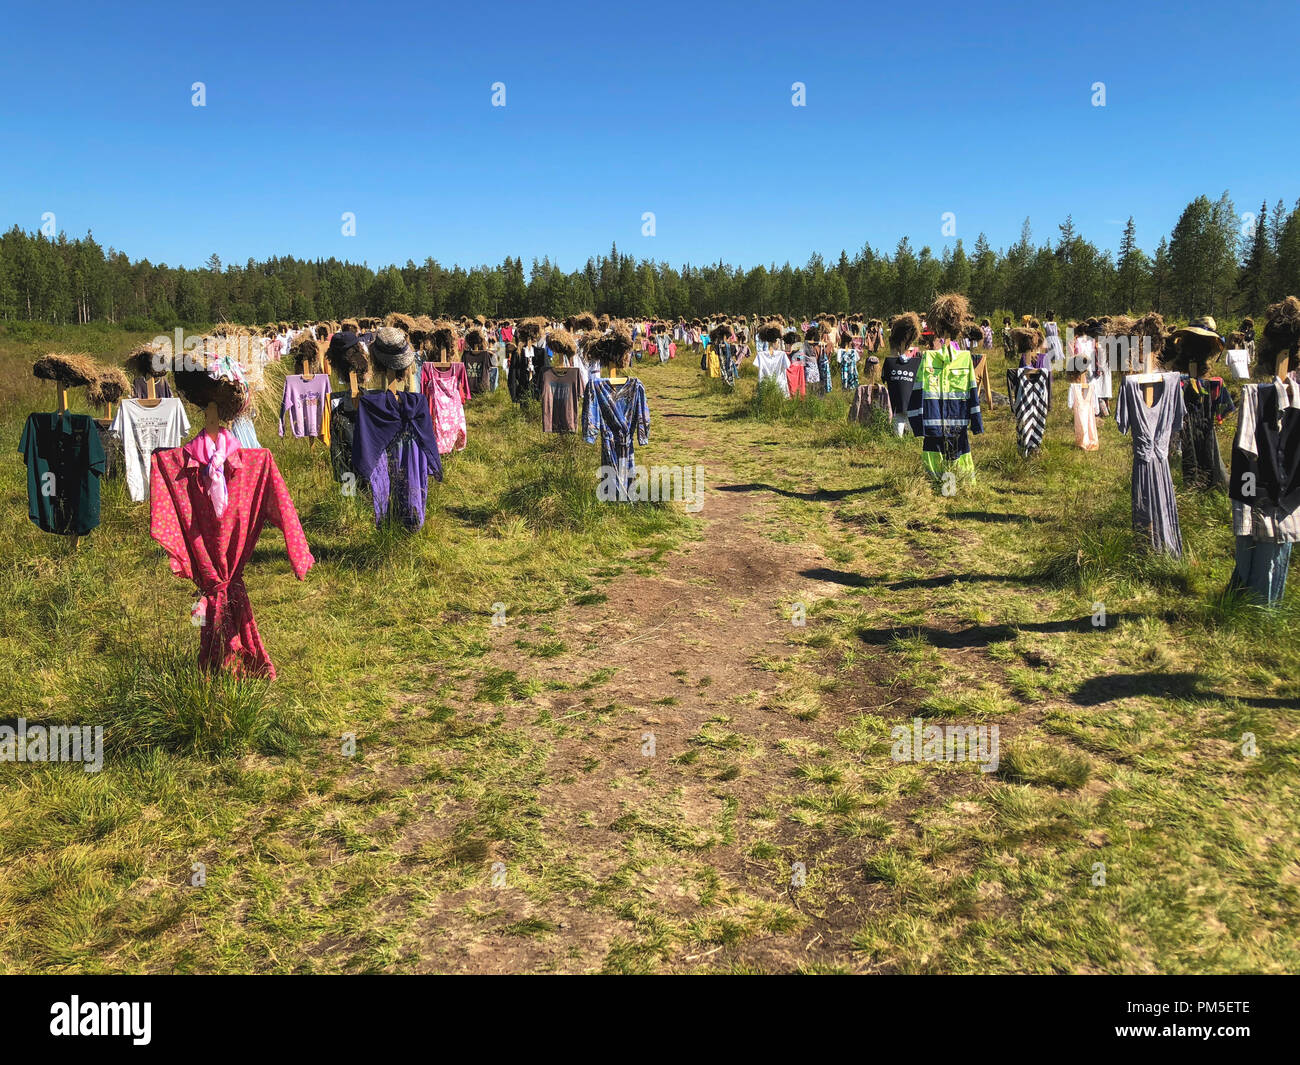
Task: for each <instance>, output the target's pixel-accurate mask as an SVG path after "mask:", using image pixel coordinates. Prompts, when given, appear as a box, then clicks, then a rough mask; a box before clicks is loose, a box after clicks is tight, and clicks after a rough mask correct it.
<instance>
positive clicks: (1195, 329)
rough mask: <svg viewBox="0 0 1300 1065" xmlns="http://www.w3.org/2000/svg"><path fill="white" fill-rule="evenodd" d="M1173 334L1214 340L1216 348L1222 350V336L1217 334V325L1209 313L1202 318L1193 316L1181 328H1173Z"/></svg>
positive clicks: (1178, 336) (1181, 336)
mask: <svg viewBox="0 0 1300 1065" xmlns="http://www.w3.org/2000/svg"><path fill="white" fill-rule="evenodd" d="M1173 335H1174V336H1175V337H1177V338H1179V339H1182V338H1183V337H1185V336H1198V337H1205V338H1207V339H1210V340H1213V341H1214V346H1215V348H1216V350H1218V351H1222V350H1223V337H1221V336H1219V327H1218V325H1217V324H1215V321H1214V319H1213V318H1211V317H1210V316H1209V315H1205V316H1204V317H1202V318H1193V319H1192V320H1191V322H1189V323H1188V324H1187V325H1185V326H1183V328H1182V329H1175V330H1174V334H1173Z"/></svg>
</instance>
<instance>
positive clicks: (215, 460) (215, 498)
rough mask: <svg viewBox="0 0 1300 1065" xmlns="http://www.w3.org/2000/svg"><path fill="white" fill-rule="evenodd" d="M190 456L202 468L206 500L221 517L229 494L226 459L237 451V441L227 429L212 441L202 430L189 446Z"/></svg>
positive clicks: (222, 430)
mask: <svg viewBox="0 0 1300 1065" xmlns="http://www.w3.org/2000/svg"><path fill="white" fill-rule="evenodd" d="M189 448H190V454H191V455H192V456H193V457H194V458H195V459H196V460H197V461H198V463H199V465H200V466H202V467H203V479H204V480H205V481H207V483H208V498H209V499H211V500H212V510H213V512H214V513H215V514H216V515H217V517H218V518H219V517H221V515H223V514H224V513H225V512H226V504H227V503H228V502H229V501H230V493H229V492H228V491H227V490H226V459H228V458H229V457H230V456H231V455H233V454H234V453H235V452H236V451H238V450H239V441H238V440H236V439H235V434H234V433H232V432H231V431H230V430H229V429H221V430H220V431H218V433H217V439H216V440H215V441H214V440H213V439H212V437H211V436H209V435H208V433H207V431H206V430H204V431H202V432H200V433H199V435H198V436H196V437H195V438H194V439H193V440H192V441H191V442H190V445H189Z"/></svg>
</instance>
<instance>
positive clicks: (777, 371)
mask: <svg viewBox="0 0 1300 1065" xmlns="http://www.w3.org/2000/svg"><path fill="white" fill-rule="evenodd" d="M754 364H755V365H756V366H757V367H758V380H759V383H760V384H762V382H763V381H765V380H766V379H767V378H769V377H770V378H772V379H773V380H774V381H776V387H777V388H779V389H780V390H781V394H782V395H783V396H788V395H790V381H789V379H788V378H787V377H786V376H785V372H786V370H788V369H789V368H790V358H789V356H788V355H786V353H785V352H784V351H780V350H778V351H773V352H766V351H762V352H759V353H758V354H757V355H755V356H754Z"/></svg>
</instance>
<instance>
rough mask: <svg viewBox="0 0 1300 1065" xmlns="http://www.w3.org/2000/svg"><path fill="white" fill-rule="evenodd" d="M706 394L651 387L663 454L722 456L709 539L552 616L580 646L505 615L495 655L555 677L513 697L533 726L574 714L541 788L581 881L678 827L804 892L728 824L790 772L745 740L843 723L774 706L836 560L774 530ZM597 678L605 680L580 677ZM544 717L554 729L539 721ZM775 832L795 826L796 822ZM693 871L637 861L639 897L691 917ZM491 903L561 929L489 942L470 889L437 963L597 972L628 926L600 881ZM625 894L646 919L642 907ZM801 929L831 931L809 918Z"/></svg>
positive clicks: (767, 955) (498, 661) (710, 857)
mask: <svg viewBox="0 0 1300 1065" xmlns="http://www.w3.org/2000/svg"><path fill="white" fill-rule="evenodd" d="M676 381H680V378H678V379H676ZM693 389H694V384H693V382H688V383H674V382H664V383H658V384H652V385H651V386H650V389H649V400H650V408H651V417H652V425H653V429H652V433H653V434H654V435H652V440H653V441H655V442H656V444H657V445H659V444H662V445H663V446H656V448H655V452H656V455H657V456H659V460H662V461H665V462H672V463H683V464H684V463H687V462H692V463H693V462H696V461H699V462H701V463H702V464H704V465H705V466H706V485H707V487H706V494H705V496H704V500H703V506H702V508H701V510H700V512H699V514H698V515H696V516H695V518H694V520H696V521H698V522H699V532H700V536H699V539H697V540H694V541H691V542H689V543H688V544H686V546H685V547H683V548H682V549H680V550H678V551H676V552H674V553H672V554H671V555H669V556H668V557H667V558H666V559H664V560H663V561H662V563H661V565H660V566H659V567H658V569H659V572H657V573H656V574H655V575H653V576H640V575H634V574H625V575H623V576H620V577H617V578H615V579H613V580H612V581H611V582H610V583H609V584H607V585H604V586H601V591H602V592H603V594H604V595H605V597H606V598H605V600H604V601H603V602H600V603H598V604H593V605H585V606H570V607H568V608H567V609H564V610H562V611H561V612H560V613H559V614H558V615H556V616H553V617H551V618H549V619H548V621H549V623H550V625H551V626H552V627H553V628H554V629H555V631H556V633H557V634H558V635H559V636H560V637H561V638H562V639H563V640H564V642H565V644H566V646H567V647H568V648H569V649H568V650H567V651H566V652H565V653H563V654H561V655H559V656H557V657H554V658H549V659H541V660H537V659H527V658H521V655H520V652H519V650H518V649H517V647H516V646H515V640H516V639H518V638H519V637H520V635H521V633H520V632H519V631H518V630H517V629H513V630H512V628H511V627H510V626H503V627H501V628H499V629H497V630H494V633H493V642H494V648H493V652H492V654H491V656H490V658H489V659H488V661H487V663H486V664H488V665H490V666H494V667H497V668H500V669H509V670H515V671H517V672H518V673H519V674H520V676H521V677H526V678H528V679H529V680H532V681H534V682H536V684H537V685H539V686H540V689H541V690H540V691H539V693H538V694H536V695H535V696H533V697H532V698H531V699H530V700H528V702H527V703H526V704H519V705H514V706H511V707H507V708H506V709H505V714H506V717H507V723H508V724H509V725H510V726H512V727H518V728H520V729H523V730H525V731H526V732H528V733H530V734H534V735H536V734H540V733H542V732H543V731H544V730H545V729H547V728H552V729H553V723H555V722H560V723H562V724H563V725H564V726H566V729H565V733H564V734H563V735H561V736H560V737H559V738H558V739H557V740H556V741H555V742H554V744H553V753H552V755H551V758H550V760H549V762H548V764H547V766H546V769H545V774H544V779H545V782H544V783H543V784H542V786H541V789H540V793H539V794H538V796H537V801H538V805H539V806H540V807H541V808H543V809H544V810H545V830H546V832H547V834H548V835H551V836H556V837H559V838H562V839H565V840H567V841H568V843H569V849H570V856H571V858H572V860H573V861H574V863H575V865H576V867H577V869H578V871H579V872H580V874H581V876H583V877H589V878H590V879H591V881H592V882H594V883H596V884H598V885H607V883H608V880H609V878H611V877H614V878H615V879H616V880H617V879H618V877H619V876H620V875H621V874H620V870H624V871H625V869H626V866H627V864H628V859H629V853H630V852H634V851H635V850H636V847H635V844H634V843H630V842H629V829H631V830H632V834H635V832H636V831H638V830H639V831H641V832H644V833H647V834H648V835H649V836H651V837H652V838H659V839H667V840H669V841H670V842H671V844H672V847H673V848H674V849H675V850H676V851H678V852H680V853H682V854H683V855H685V856H686V858H685V859H684V861H685V864H686V865H688V866H691V867H693V866H694V865H695V864H697V863H702V864H703V865H706V866H709V867H711V868H712V870H713V871H716V875H717V876H718V877H719V881H720V884H721V885H722V890H724V891H734V892H737V893H738V894H746V895H748V894H756V895H757V897H759V898H762V897H767V898H770V899H772V900H777V899H785V900H786V901H788V897H789V890H788V885H787V883H786V882H784V881H783V880H782V879H778V878H773V877H772V876H771V875H770V874H771V871H770V870H765V869H762V868H758V867H757V866H756V864H755V863H752V862H751V861H750V859H749V858H748V857H747V856H746V854H745V853H744V852H743V850H742V847H741V845H740V843H739V842H738V840H737V834H736V833H735V832H734V831H727V830H720V829H719V825H720V824H723V823H724V822H726V823H728V824H734V823H735V822H736V821H737V820H744V819H747V818H753V817H754V816H755V814H756V811H757V810H758V808H759V807H760V806H761V805H762V803H763V800H764V797H765V796H766V795H767V794H768V793H769V791H770V790H771V788H772V787H773V786H774V785H775V784H777V783H778V782H777V781H774V780H771V779H767V778H766V774H763V773H757V772H755V773H751V772H749V771H747V769H746V768H745V765H744V763H745V762H746V761H747V759H746V757H745V754H746V753H754V752H758V751H765V750H769V749H770V748H771V747H772V745H774V744H777V743H779V742H782V741H787V740H789V739H791V738H792V737H791V732H790V726H791V724H792V723H794V724H795V725H796V726H798V729H799V731H800V732H801V733H803V736H802V737H800V736H797V735H796V736H794V737H793V738H795V739H796V740H799V739H806V740H811V739H812V738H813V737H814V736H815V735H817V734H819V733H823V732H824V731H825V729H826V728H828V727H829V725H828V724H826V723H820V722H815V721H813V720H812V719H811V718H810V719H809V720H808V721H807V722H801V721H798V720H797V719H796V718H792V717H791V716H790V714H789V713H788V712H778V710H777V707H776V706H775V705H774V704H775V703H776V702H777V701H778V700H779V699H780V698H781V696H782V692H783V689H784V688H785V687H786V684H785V680H784V678H783V677H782V676H781V665H780V663H781V661H782V660H783V659H784V658H786V657H787V656H789V655H790V654H791V653H792V651H793V650H794V649H795V648H796V646H797V644H796V642H795V636H796V635H797V634H800V633H802V632H803V631H804V630H803V629H799V628H796V627H795V626H793V625H792V623H791V620H790V611H791V605H792V603H793V602H794V601H795V600H796V599H798V600H800V601H803V602H805V603H808V602H811V601H813V600H815V599H817V598H822V597H826V596H831V595H835V594H837V593H838V592H840V591H841V590H842V589H840V588H839V587H838V586H837V585H835V584H832V583H825V582H821V581H817V580H809V579H808V578H807V577H803V576H800V571H805V572H806V571H808V570H810V569H816V570H820V569H823V568H824V569H826V570H827V571H830V570H832V569H833V567H832V566H831V565H830V563H829V561H828V560H827V559H826V557H825V556H824V555H823V553H822V552H821V550H820V549H819V548H817V547H816V546H814V545H812V544H810V543H807V542H800V543H797V544H795V543H779V542H776V541H774V540H772V539H770V538H768V537H767V536H765V535H764V533H763V526H764V524H770V523H771V521H772V519H773V517H774V514H773V511H774V509H775V506H774V503H773V499H774V498H776V497H774V496H771V495H769V494H767V493H763V492H756V491H751V490H745V485H743V484H738V483H737V482H736V480H735V479H734V478H733V476H732V468H731V466H730V465H729V464H728V463H727V462H726V459H725V451H724V449H723V448H722V447H721V446H720V443H721V436H720V432H719V428H718V422H717V419H715V418H714V417H713V416H708V417H706V418H701V417H700V416H699V415H698V414H690V413H686V412H684V411H682V410H681V409H680V408H681V407H682V405H683V399H684V396H683V393H689V392H691V391H693ZM773 454H774V455H779V452H775V451H774V452H773ZM738 489H739V490H738ZM633 555H634V553H633ZM593 674H595V675H596V682H595V683H594V684H590V683H587V684H583V683H577V682H581V681H583V680H584V678H590V677H592V675H593ZM539 718H541V719H544V720H545V721H546V722H547V724H545V725H539V724H538V722H539ZM651 745H652V747H651ZM652 749H653V753H650V752H651V750H652ZM720 751H721V752H723V760H724V761H728V762H730V764H728V765H725V766H723V767H721V768H718V767H717V766H715V765H714V762H715V761H716V760H717V759H714V758H712V757H710V756H711V755H715V754H717V753H718V752H720ZM728 751H734V752H738V753H737V758H736V760H735V761H731V760H730V759H727V758H726V756H725V752H728ZM769 760H770V759H769ZM772 831H773V832H774V833H776V834H778V835H779V834H782V833H784V831H785V826H773V828H772ZM634 864H635V863H634ZM695 872H696V870H694V869H693V868H692V869H690V870H689V871H688V875H686V876H683V866H681V865H670V866H668V867H667V868H658V867H656V866H655V864H654V863H653V861H652V862H651V865H650V866H649V867H648V868H640V867H638V868H637V870H636V876H637V880H638V884H637V889H636V891H635V893H634V894H635V895H637V896H638V897H644V896H651V897H655V896H658V898H656V899H655V901H656V903H658V902H661V901H663V900H665V899H671V900H674V901H673V902H672V903H671V905H670V908H671V909H676V911H677V912H678V914H679V915H682V916H686V917H690V916H692V911H693V910H694V909H695V908H696V907H698V906H699V899H698V898H694V899H693V898H692V892H691V889H690V888H689V887H688V886H684V884H683V882H684V881H689V880H691V879H692V878H693V877H694V875H695ZM488 890H489V891H490V890H491V889H488ZM602 890H603V888H598V889H597V893H598V894H599V893H600V892H601V891H602ZM606 893H608V892H606ZM469 894H474V895H479V896H482V895H484V892H471V893H469ZM624 894H626V893H624ZM584 896H585V897H584ZM490 901H491V903H492V904H493V905H495V906H497V907H503V908H505V909H506V911H507V914H508V917H509V919H510V920H513V921H514V922H516V923H517V922H519V921H526V920H528V919H530V918H532V919H537V918H538V917H539V916H540V915H541V914H542V913H543V912H545V915H546V918H547V919H548V920H549V921H551V922H554V923H556V924H557V925H558V928H559V934H558V935H554V936H549V937H544V938H540V939H539V938H529V939H524V940H522V941H521V940H520V939H519V938H515V939H514V940H504V941H503V939H502V938H501V937H497V936H489V937H487V938H485V937H484V936H483V935H482V930H481V929H479V928H475V927H474V923H473V922H472V921H471V920H468V919H465V918H461V917H458V916H457V912H456V911H457V908H458V907H462V906H464V904H465V903H466V899H465V898H464V897H460V898H457V897H449V898H445V899H442V900H440V902H439V904H438V905H437V911H438V912H437V914H436V915H435V916H434V917H433V918H431V919H430V921H429V922H428V926H429V927H430V928H436V929H437V930H438V934H437V935H436V936H434V937H432V938H431V939H430V940H428V941H427V946H428V949H429V950H430V951H431V953H430V955H429V956H428V957H427V958H426V964H427V967H428V968H430V969H434V970H440V971H447V970H453V971H493V972H511V971H519V970H520V969H537V968H552V969H559V970H564V971H590V970H592V969H599V968H600V967H601V964H602V961H603V959H605V957H606V956H607V954H608V953H609V951H610V950H611V947H612V946H615V945H616V944H617V940H618V938H619V935H620V932H621V928H622V926H624V925H625V923H626V922H625V920H620V919H619V917H618V916H616V915H615V914H614V913H608V912H602V911H603V910H604V908H603V907H599V906H597V907H593V906H591V905H590V904H589V902H590V895H589V894H588V893H585V892H577V893H575V894H574V900H573V904H572V906H571V907H569V908H568V911H567V913H565V914H564V916H563V917H560V918H557V915H556V914H555V913H554V912H553V910H554V907H553V906H545V907H539V906H535V905H533V904H532V902H531V901H530V900H528V899H527V898H525V897H524V896H523V895H522V893H511V892H509V891H507V890H497V891H494V892H491V895H490ZM624 903H625V904H624V905H623V906H622V909H623V911H624V913H630V914H632V920H633V922H635V921H636V915H635V913H634V911H635V910H636V906H634V905H630V904H627V900H626V899H624ZM619 908H620V907H619V906H618V905H615V906H614V907H613V909H614V910H615V911H617V910H619ZM800 935H801V936H802V937H803V938H805V939H814V938H820V936H816V935H815V934H813V933H808V931H807V929H804V930H803V932H801V933H800ZM798 938H799V937H795V940H797V939H798ZM795 940H790V939H788V938H786V937H780V936H773V937H771V938H770V939H768V940H767V942H766V945H765V947H764V948H762V949H759V950H755V949H754V948H753V945H752V944H751V945H750V947H749V948H747V949H746V950H745V951H744V952H743V954H744V957H745V960H746V961H747V962H751V963H752V962H759V961H763V960H767V961H772V962H774V963H777V964H780V965H782V966H786V965H788V964H789V955H790V952H791V951H792V950H794V951H799V950H801V948H800V945H799V943H798V942H796V941H795ZM710 953H712V952H710ZM719 953H721V952H719ZM724 957H725V955H724ZM711 960H720V959H711ZM660 961H661V963H666V966H667V967H672V966H674V965H681V966H683V967H685V966H690V965H692V964H697V963H698V962H699V959H698V958H695V957H690V956H685V955H683V956H677V955H675V954H673V953H672V952H671V951H670V952H668V954H667V956H664V957H662V958H661V959H660ZM660 967H663V966H662V965H661V966H660Z"/></svg>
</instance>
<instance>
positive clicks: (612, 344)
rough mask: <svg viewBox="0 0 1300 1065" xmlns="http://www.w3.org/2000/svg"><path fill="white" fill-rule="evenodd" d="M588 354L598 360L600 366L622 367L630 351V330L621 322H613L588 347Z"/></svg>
mask: <svg viewBox="0 0 1300 1065" xmlns="http://www.w3.org/2000/svg"><path fill="white" fill-rule="evenodd" d="M587 351H588V355H590V356H594V357H595V358H597V359H599V360H600V363H601V365H602V366H608V367H612V368H614V369H622V368H623V367H625V366H627V365H628V362H629V361H630V360H629V356H630V355H631V352H632V332H631V330H629V329H628V327H627V326H626V325H624V324H623V323H622V322H615V323H614V324H613V325H612V326H611V327H610V331H609V332H608V333H605V334H603V335H602V336H601V337H600V339H598V340H597V341H596V342H595V344H593V345H592V347H591V348H590V349H587Z"/></svg>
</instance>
